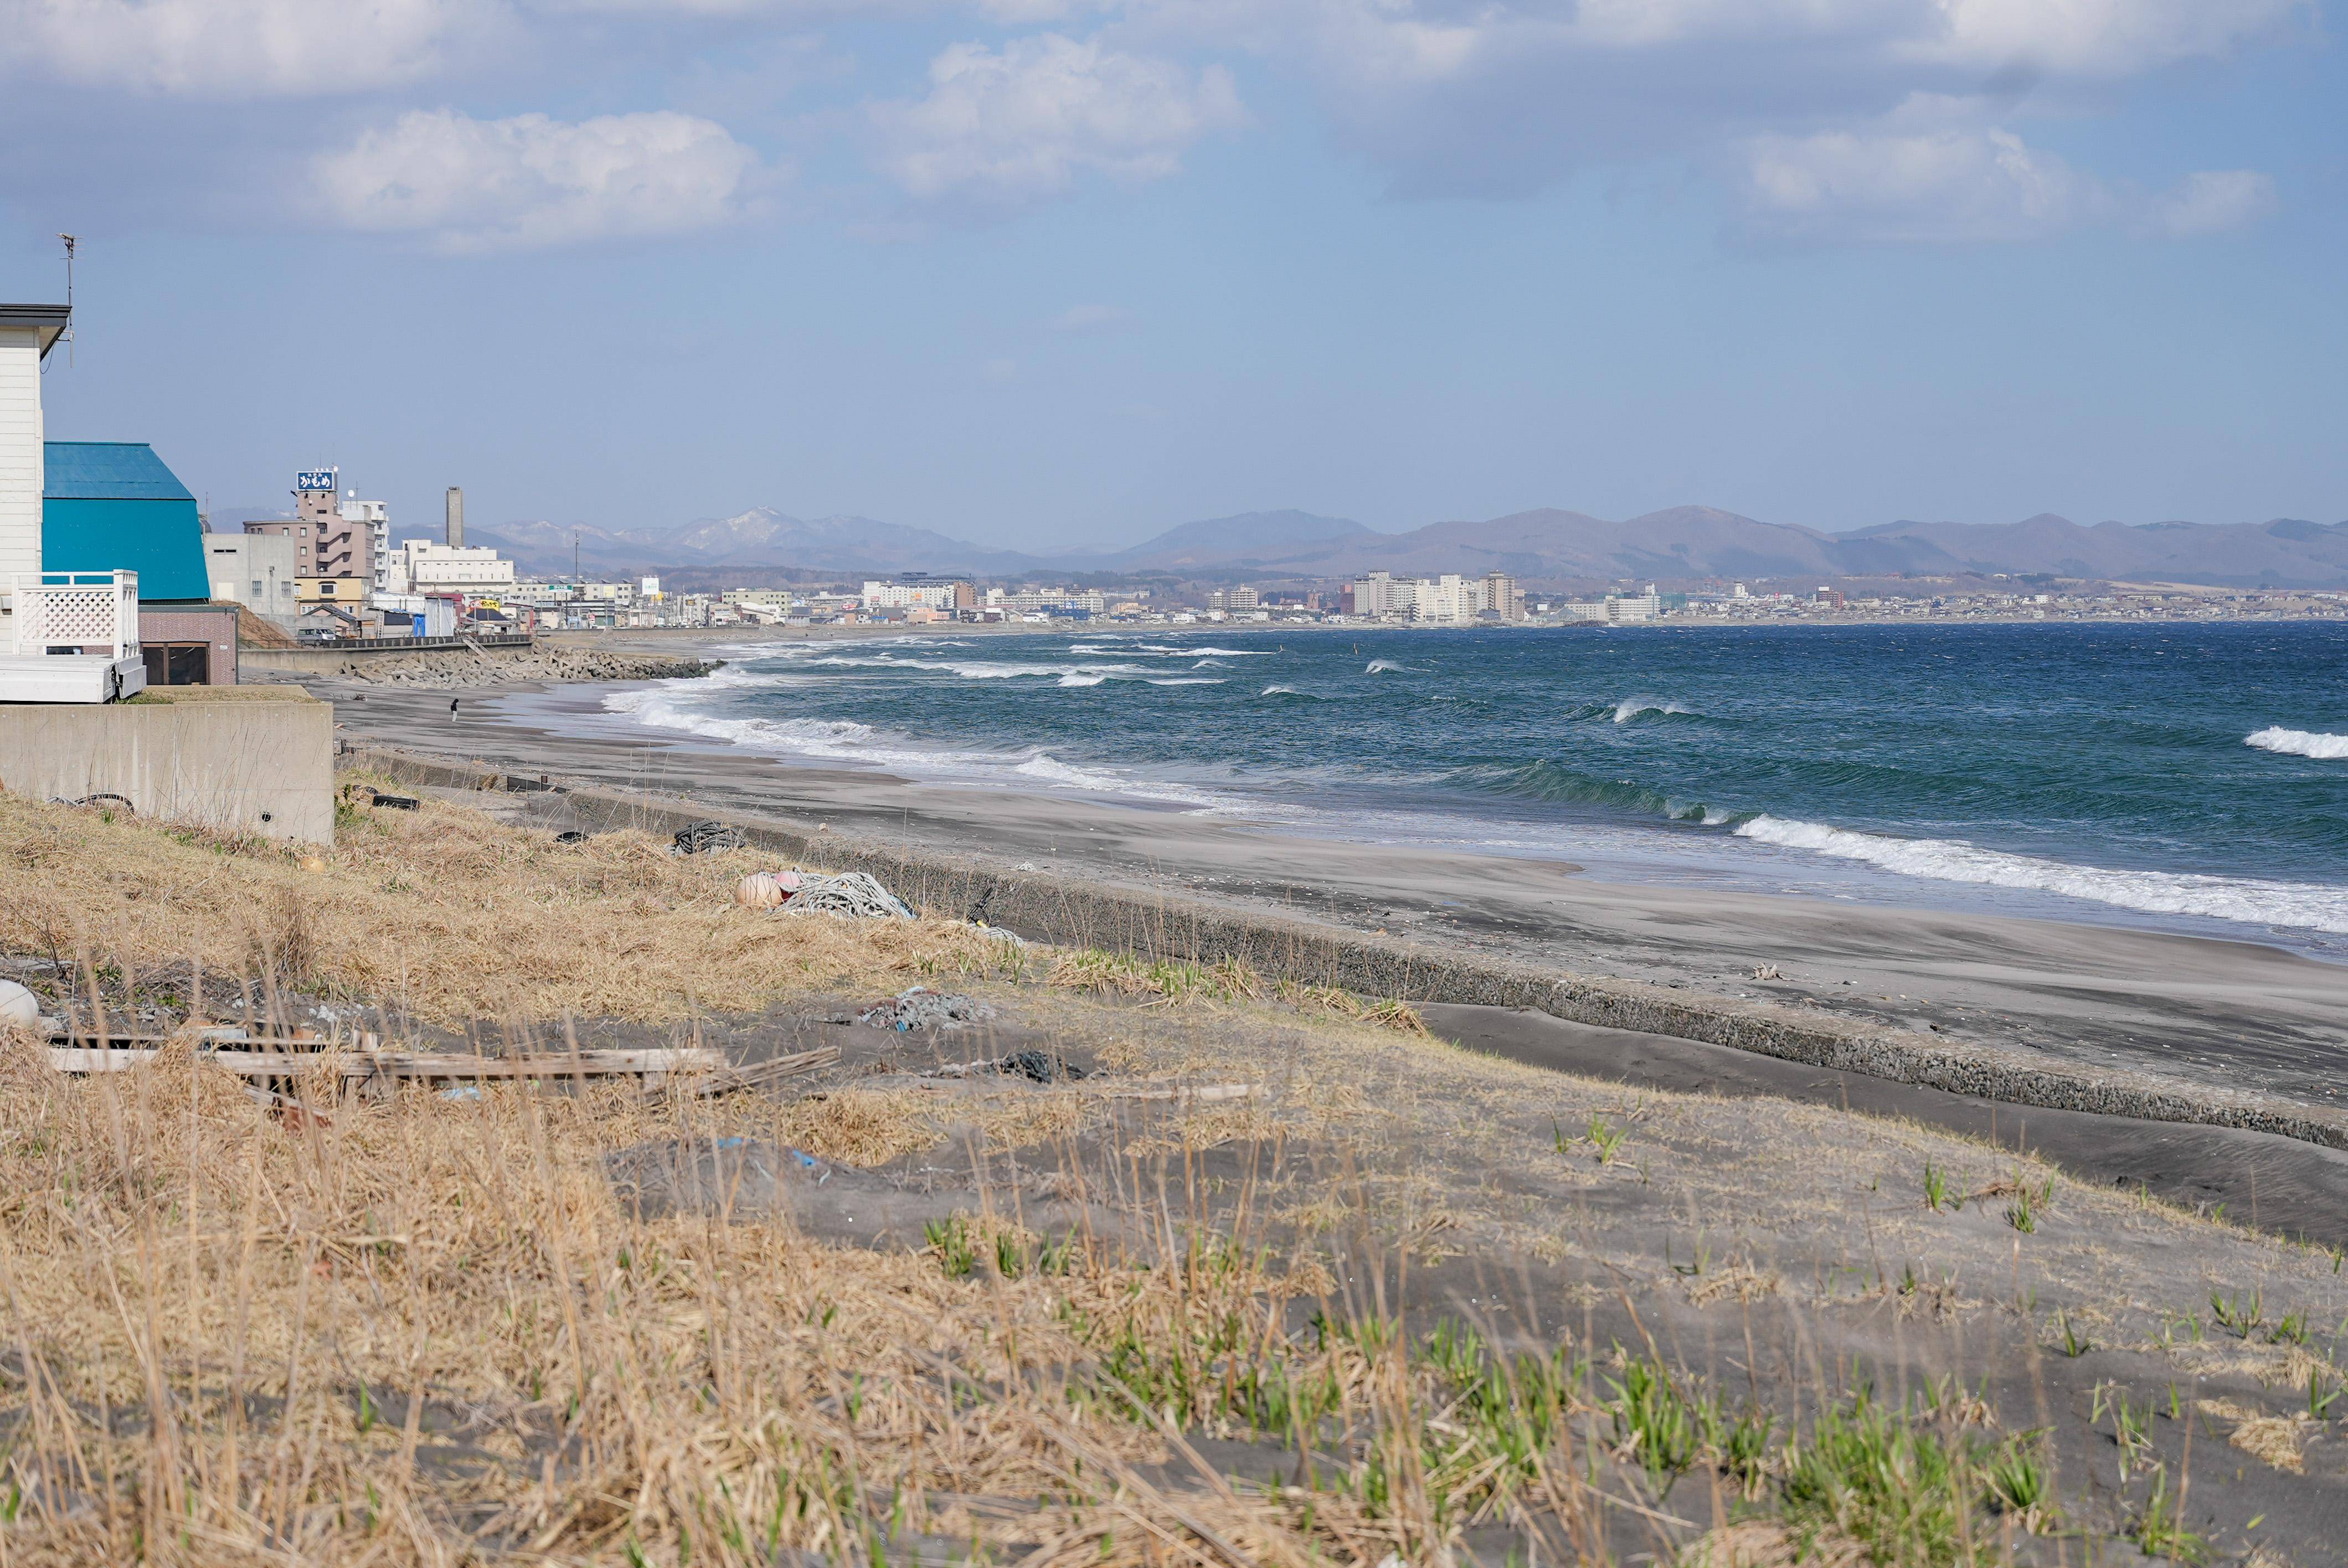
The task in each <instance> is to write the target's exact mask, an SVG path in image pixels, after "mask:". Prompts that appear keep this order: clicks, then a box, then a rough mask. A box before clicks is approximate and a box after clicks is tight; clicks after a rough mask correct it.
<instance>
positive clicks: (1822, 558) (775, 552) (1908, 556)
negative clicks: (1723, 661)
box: [468, 507, 2348, 588]
mask: <svg viewBox="0 0 2348 1568" xmlns="http://www.w3.org/2000/svg"><path fill="white" fill-rule="evenodd" d="M574 540H575V542H576V545H577V549H578V555H577V559H578V562H579V564H580V566H581V567H582V568H583V569H586V570H589V571H592V572H602V573H609V574H627V575H640V574H647V573H658V574H660V575H662V576H664V577H670V578H674V579H677V580H678V581H679V582H680V583H681V584H693V583H709V582H715V581H718V580H721V579H722V580H725V581H728V582H746V581H751V580H754V579H759V578H771V579H783V578H788V577H798V578H801V579H805V578H808V577H815V576H821V577H831V578H840V577H850V576H854V575H856V574H858V573H861V572H868V571H869V572H873V573H890V572H903V571H929V572H971V573H974V574H977V575H980V576H984V577H994V578H1003V577H1016V576H1022V575H1027V574H1033V573H1036V572H1058V573H1062V574H1099V575H1113V574H1114V575H1122V574H1140V573H1171V574H1174V575H1178V576H1196V577H1200V578H1207V579H1240V578H1245V577H1258V578H1273V579H1276V578H1330V577H1340V576H1344V575H1348V574H1353V573H1359V572H1365V571H1373V570H1386V571H1392V572H1395V573H1400V574H1408V575H1413V576H1417V575H1432V574H1435V573H1438V572H1460V573H1464V574H1467V575H1470V576H1479V575H1481V574H1483V573H1485V572H1488V571H1506V572H1509V573H1511V574H1513V575H1515V576H1517V577H1519V578H1522V579H1531V580H1554V581H1561V582H1575V581H1578V582H1612V581H1618V580H1623V579H1632V580H1638V581H1646V580H1649V579H1653V580H1654V581H1657V582H1665V583H1674V582H1676V583H1687V582H1694V581H1700V580H1703V579H1738V578H1742V579H1746V580H1747V581H1751V580H1754V579H1762V578H1770V579H1784V578H1813V577H1815V578H1856V577H1891V576H1897V575H1900V574H1902V573H1908V574H1916V575H1927V576H1940V575H1953V574H1962V573H1976V574H1981V575H1989V574H1993V573H2000V572H2003V573H2006V574H2008V575H2012V576H2024V575H2032V574H2039V573H2046V574H2053V575H2055V576H2060V577H2077V578H2093V579H2109V580H2114V581H2126V582H2190V583H2207V584H2211V585H2215V586H2220V587H2277V588H2343V587H2348V522H2342V523H2332V524H2322V523H2312V522H2305V521H2302V520H2299V519H2296V518H2281V519H2278V520H2276V521H2273V522H2268V523H2225V524H2207V523H2152V524H2146V525H2141V526H2131V525H2127V524H2123V523H2116V522H2106V523H2097V524H2095V525H2093V526H2092V527H2088V526H2083V525H2081V524H2078V523H2074V522H2072V521H2070V520H2069V519H2068V518H2058V517H2055V516H2054V515H2052V514H2041V515H2040V516H2038V517H2034V518H2026V519H2024V521H2022V522H2018V523H2002V524H1977V523H1919V522H1897V523H1885V524H1882V525H1880V526H1879V527H1876V528H1862V529H1859V531H1857V532H1855V533H1847V534H1829V533H1824V532H1821V531H1819V530H1818V529H1816V528H1803V527H1801V526H1799V525H1796V524H1787V523H1764V522H1759V521H1756V519H1754V518H1745V517H1739V516H1737V515H1736V514H1735V513H1734V512H1724V511H1721V510H1718V509H1717V508H1715V507H1672V508H1670V509H1669V510H1666V511H1661V512H1649V513H1647V514H1646V515H1644V516H1643V517H1637V518H1628V519H1625V520H1623V521H1620V522H1610V521H1608V520H1606V519H1604V518H1592V517H1587V516H1584V515H1583V514H1581V513H1580V512H1567V511H1559V510H1556V509H1553V508H1543V509H1541V510H1538V511H1530V512H1517V513H1513V514H1511V515H1509V516H1508V517H1505V518H1490V519H1488V520H1486V521H1482V522H1469V521H1450V522H1439V523H1430V524H1428V525H1427V526H1426V527H1425V528H1415V529H1413V530H1411V531H1410V532H1408V533H1401V534H1381V533H1376V532H1374V531H1372V530H1371V529H1369V528H1364V527H1363V526H1362V525H1361V524H1359V523H1357V522H1354V521H1351V520H1350V519H1347V518H1326V517H1318V516H1315V515H1313V514H1312V513H1309V512H1299V511H1279V512H1248V513H1243V514H1241V515H1240V516H1237V517H1230V518H1210V519H1208V520H1205V521H1202V522H1195V523H1184V524H1182V525H1181V526H1180V527H1179V528H1169V529H1168V530H1167V531H1166V532H1164V533H1162V534H1159V535H1158V536H1157V537H1155V538H1150V539H1147V540H1144V541H1143V542H1142V543H1140V544H1138V545H1134V546H1132V547H1130V548H1126V549H1122V550H1114V551H1085V552H1079V553H1072V554H1058V555H1049V556H1042V555H1026V554H1023V553H1020V552H1018V551H1014V550H1000V549H991V548H986V547H983V546H980V545H973V544H970V543H967V542H965V541H963V540H960V539H954V538H948V537H947V536H945V535H943V534H940V533H935V532H932V530H930V529H927V528H908V527H905V526H903V525H901V524H896V523H883V522H876V521H874V520H873V519H871V518H852V517H833V518H811V519H810V518H793V517H788V516H786V515H784V514H783V513H781V512H778V511H775V510H773V509H772V508H770V507H757V508H755V509H753V510H751V511H747V512H743V513H741V514H739V515H737V516H735V517H731V518H712V519H705V520H703V521H699V522H694V523H689V524H686V525H685V526H684V527H682V528H631V529H624V530H620V531H609V530H606V529H602V528H588V527H583V526H572V525H566V524H560V523H551V522H526V523H514V524H509V525H506V526H504V527H501V528H494V529H492V528H479V527H476V528H472V529H471V530H470V531H469V540H468V542H469V543H475V544H485V545H495V546H497V547H498V548H499V549H500V550H502V551H503V552H504V553H506V554H507V555H509V556H510V557H511V558H512V559H515V560H516V561H517V562H519V563H520V565H521V567H522V569H523V570H524V571H526V572H529V573H531V574H543V575H556V574H561V573H566V572H568V571H570V570H571V568H572V559H573V558H572V548H573V543H574Z"/></svg>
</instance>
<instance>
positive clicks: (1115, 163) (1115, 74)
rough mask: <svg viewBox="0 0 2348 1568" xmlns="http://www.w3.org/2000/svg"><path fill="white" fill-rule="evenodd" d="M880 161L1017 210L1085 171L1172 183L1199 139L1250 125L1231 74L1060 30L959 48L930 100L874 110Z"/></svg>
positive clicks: (925, 195) (933, 189)
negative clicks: (1193, 67)
mask: <svg viewBox="0 0 2348 1568" xmlns="http://www.w3.org/2000/svg"><path fill="white" fill-rule="evenodd" d="M873 118H874V123H875V126H876V128H877V129H878V132H879V135H880V165H881V167H882V168H883V169H885V170H886V171H887V173H888V174H889V176H890V177H891V179H894V180H896V182H897V183H898V184H899V185H900V186H901V187H902V188H903V189H904V190H906V192H907V193H909V194H911V195H912V196H916V197H920V198H922V199H924V200H933V199H952V200H963V201H967V202H971V203H973V204H975V205H979V206H991V207H1009V206H1016V205H1019V204H1021V203H1025V202H1029V201H1033V200H1038V199H1041V198H1045V197H1049V196H1056V195H1058V194H1060V193H1061V192H1063V191H1065V190H1068V189H1069V188H1070V187H1071V186H1072V185H1074V184H1075V183H1076V179H1077V178H1078V177H1079V176H1080V175H1082V174H1085V173H1086V172H1093V173H1098V174H1105V175H1108V176H1110V177H1112V178H1115V179H1124V180H1147V179H1163V178H1164V177H1165V176H1167V175H1169V174H1172V173H1174V172H1175V171H1176V170H1177V169H1179V168H1180V167H1181V159H1182V154H1183V153H1184V152H1185V151H1186V150H1187V149H1189V148H1190V147H1191V146H1192V145H1193V144H1195V143H1196V142H1197V141H1199V140H1200V138H1203V137H1205V136H1208V135H1210V134H1211V133H1213V132H1215V131H1218V130H1223V129H1228V128H1233V127H1236V126H1239V125H1241V124H1242V123H1244V121H1245V118H1246V116H1245V112H1244V111H1243V110H1242V109H1241V107H1240V100H1239V90H1238V88H1237V87H1235V86H1234V85H1233V82H1232V80H1231V72H1230V71H1229V70H1227V69H1226V68H1224V67H1221V66H1208V67H1204V68H1203V69H1201V70H1199V71H1197V72H1195V73H1194V72H1192V71H1190V70H1189V69H1188V68H1186V67H1183V66H1181V65H1179V64H1177V63H1176V62H1174V61H1171V60H1165V59H1155V58H1148V57H1144V56H1136V55H1129V54H1124V53H1121V52H1119V51H1117V50H1115V49H1111V48H1107V47H1104V46H1102V44H1101V43H1100V42H1099V40H1097V39H1094V40H1091V41H1087V42H1082V43H1079V42H1077V41H1076V40H1075V39H1073V38H1066V37H1063V36H1060V35H1058V34H1056V33H1045V34H1041V35H1039V36H1035V37H1029V38H1019V39H1014V40H1013V41H1011V42H1010V43H1007V44H1005V45H1004V46H1003V47H1002V48H1001V49H999V50H997V49H989V48H986V47H985V46H983V45H979V44H956V45H954V46H952V47H950V48H948V49H946V50H945V51H944V52H943V53H942V54H940V55H939V56H937V57H936V58H935V59H934V60H932V62H931V63H930V90H929V93H928V96H926V97H922V98H920V99H917V100H914V101H911V102H897V103H888V104H882V105H879V106H877V107H876V108H874V110H873Z"/></svg>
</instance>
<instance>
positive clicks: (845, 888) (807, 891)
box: [783, 871, 913, 920]
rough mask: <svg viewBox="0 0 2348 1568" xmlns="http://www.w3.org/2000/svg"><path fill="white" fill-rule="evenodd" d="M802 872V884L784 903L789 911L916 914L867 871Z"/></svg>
mask: <svg viewBox="0 0 2348 1568" xmlns="http://www.w3.org/2000/svg"><path fill="white" fill-rule="evenodd" d="M783 913H784V914H786V915H803V914H810V913H811V914H817V915H854V916H858V917H862V918H864V919H868V920H877V919H884V918H885V919H892V920H910V919H911V918H912V917H913V912H912V911H911V909H908V908H906V907H905V904H904V901H903V900H902V899H901V898H899V897H897V896H896V895H895V894H894V893H891V892H890V891H889V889H887V888H886V887H883V886H880V882H879V880H878V879H877V878H875V877H873V876H870V875H868V874H866V873H864V872H861V871H843V872H841V873H840V874H839V876H819V875H818V874H817V873H815V872H812V871H802V872H799V873H798V890H797V891H796V892H794V893H793V894H792V895H791V897H790V900H789V902H788V903H787V904H785V905H784V906H783Z"/></svg>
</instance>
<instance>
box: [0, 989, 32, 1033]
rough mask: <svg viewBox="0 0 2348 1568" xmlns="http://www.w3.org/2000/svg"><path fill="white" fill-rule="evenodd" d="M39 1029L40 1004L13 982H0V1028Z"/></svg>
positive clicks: (27, 990)
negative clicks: (11, 1026) (12, 1026)
mask: <svg viewBox="0 0 2348 1568" xmlns="http://www.w3.org/2000/svg"><path fill="white" fill-rule="evenodd" d="M10 1025H14V1026H15V1027H16V1028H18V1029H24V1030H36V1029H38V1028H40V1027H41V1004H40V1001H39V1000H38V999H36V997H35V996H34V995H33V993H32V991H31V990H30V989H27V988H26V987H24V986H20V985H18V984H17V983H16V982H15V981H14V980H0V1028H6V1027H8V1026H10Z"/></svg>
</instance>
